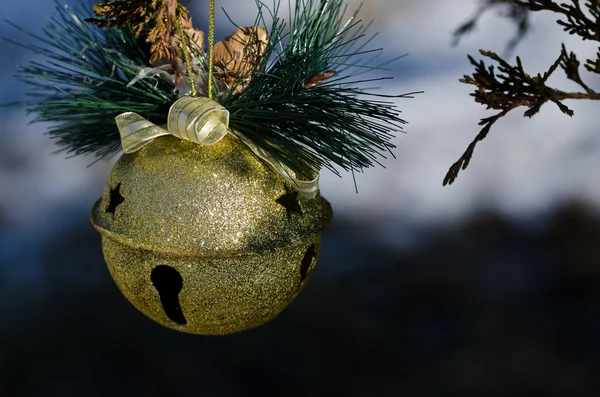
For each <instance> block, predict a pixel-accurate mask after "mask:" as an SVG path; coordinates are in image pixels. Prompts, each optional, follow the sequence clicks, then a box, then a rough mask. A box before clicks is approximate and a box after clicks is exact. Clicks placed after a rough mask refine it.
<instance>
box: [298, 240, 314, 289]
mask: <svg viewBox="0 0 600 397" xmlns="http://www.w3.org/2000/svg"><path fill="white" fill-rule="evenodd" d="M316 254H317V250H316V248H315V245H314V244H313V245H311V246H310V247H308V249H307V250H306V253H305V254H304V258H302V264H301V265H300V283H303V282H304V280H305V279H306V275H307V274H308V271H309V270H310V265H312V263H313V260H314V259H315V256H316Z"/></svg>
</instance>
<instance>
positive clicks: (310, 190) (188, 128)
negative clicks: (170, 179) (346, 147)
mask: <svg viewBox="0 0 600 397" xmlns="http://www.w3.org/2000/svg"><path fill="white" fill-rule="evenodd" d="M115 120H116V122H117V128H118V129H119V134H120V135H121V144H122V145H123V152H124V153H133V152H135V151H138V150H140V149H141V148H142V147H144V146H146V145H147V144H148V143H150V142H151V141H153V140H154V139H156V138H158V137H160V136H163V135H174V136H176V137H179V138H181V139H185V140H188V141H191V142H194V143H197V144H199V145H203V146H209V145H214V144H215V143H217V142H219V141H220V140H221V139H222V138H223V137H224V136H225V135H226V134H227V133H228V132H229V133H233V134H234V135H235V136H236V137H237V138H239V139H240V140H241V141H242V142H243V143H244V144H245V145H246V146H247V147H248V148H249V149H250V150H252V152H253V153H254V154H255V155H256V156H257V157H258V158H260V159H261V160H263V161H264V162H266V163H267V164H268V165H269V166H270V167H271V168H272V169H273V170H274V171H275V172H277V173H278V174H279V175H280V176H282V177H283V178H284V179H285V180H286V182H287V183H288V184H290V185H291V186H292V187H293V188H294V189H295V190H297V191H298V193H299V194H300V195H301V196H303V197H307V198H314V197H316V195H317V192H318V191H319V176H318V174H317V177H316V178H314V179H312V180H309V181H304V180H301V179H298V178H297V177H296V174H295V173H294V171H292V170H291V169H289V168H288V167H287V166H285V165H283V164H281V162H279V161H277V160H276V159H274V158H273V156H271V155H270V154H269V153H267V152H265V151H264V150H263V149H262V148H259V147H258V146H256V145H255V144H254V143H252V142H251V141H250V140H249V139H248V138H246V137H245V136H243V135H242V134H241V133H239V132H236V131H231V130H229V111H227V109H225V108H224V107H223V106H221V105H220V104H218V103H217V102H215V101H213V100H212V99H210V98H205V97H183V98H180V99H178V100H177V101H176V102H175V103H174V104H173V105H172V106H171V108H170V109H169V116H168V118H167V125H166V129H165V128H162V127H159V126H157V125H156V124H154V123H152V122H150V121H148V120H146V119H145V118H143V117H142V116H140V115H139V114H137V113H133V112H127V113H122V114H120V115H118V116H117V117H116V118H115Z"/></svg>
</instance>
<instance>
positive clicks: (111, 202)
mask: <svg viewBox="0 0 600 397" xmlns="http://www.w3.org/2000/svg"><path fill="white" fill-rule="evenodd" d="M123 202H125V197H123V196H122V195H121V182H119V183H118V184H117V186H115V187H114V188H111V189H110V191H109V192H108V204H106V212H107V213H108V214H111V215H112V217H113V218H114V217H115V211H116V210H117V207H118V206H119V205H120V204H123Z"/></svg>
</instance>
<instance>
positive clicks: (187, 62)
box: [177, 18, 198, 97]
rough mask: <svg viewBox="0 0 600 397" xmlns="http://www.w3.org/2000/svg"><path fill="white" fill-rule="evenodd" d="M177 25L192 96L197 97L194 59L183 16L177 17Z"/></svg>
mask: <svg viewBox="0 0 600 397" xmlns="http://www.w3.org/2000/svg"><path fill="white" fill-rule="evenodd" d="M177 27H178V29H179V37H181V50H182V51H183V58H184V59H185V65H186V66H187V73H188V78H189V79H190V86H191V87H190V88H191V90H192V92H191V96H193V97H195V96H196V94H197V93H198V92H197V91H196V83H195V82H194V69H193V68H192V60H191V59H190V53H189V49H188V46H187V36H186V35H185V34H184V33H183V25H182V24H181V18H177Z"/></svg>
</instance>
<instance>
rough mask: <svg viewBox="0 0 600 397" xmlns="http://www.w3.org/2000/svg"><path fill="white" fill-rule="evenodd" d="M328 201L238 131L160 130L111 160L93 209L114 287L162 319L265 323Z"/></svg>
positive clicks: (327, 211)
mask: <svg viewBox="0 0 600 397" xmlns="http://www.w3.org/2000/svg"><path fill="white" fill-rule="evenodd" d="M331 216H332V212H331V207H330V205H329V203H327V201H326V200H325V199H323V198H322V197H321V196H320V195H318V196H317V197H316V198H313V199H309V198H304V197H302V196H300V195H298V194H297V192H295V191H293V190H292V189H290V188H289V187H288V186H287V185H285V183H284V182H283V178H281V177H279V176H278V175H277V174H275V173H274V172H272V171H271V170H270V169H268V168H267V166H266V165H265V164H263V163H262V162H261V161H260V160H258V159H257V158H256V157H255V156H254V155H253V154H252V153H251V152H250V151H249V150H248V149H247V148H246V147H245V146H244V145H243V144H242V143H240V142H239V141H238V140H237V139H236V138H234V137H231V136H227V137H225V138H224V139H223V140H221V141H220V142H219V143H217V144H215V145H212V146H199V145H197V144H194V143H191V142H186V141H183V140H180V139H178V138H175V137H170V136H165V137H161V138H158V139H156V140H155V141H153V142H152V143H151V144H149V145H148V146H146V147H144V148H142V149H141V150H139V151H138V152H135V153H132V154H127V155H123V156H122V157H121V158H120V159H119V161H118V162H117V164H116V165H115V167H114V169H113V171H112V173H111V176H110V179H109V181H108V183H107V185H106V188H105V191H104V194H103V196H102V198H101V199H100V200H98V202H96V204H95V205H94V207H93V208H92V213H91V218H92V223H93V224H94V226H95V227H96V229H97V230H98V231H99V232H100V233H101V234H102V246H103V251H104V256H105V259H106V262H107V265H108V268H109V270H110V272H111V275H112V276H113V279H114V280H115V282H116V284H117V286H118V287H119V288H120V289H121V291H122V292H123V294H124V295H125V296H126V297H127V299H129V301H130V302H131V303H132V304H133V305H134V306H135V307H136V308H137V309H139V310H140V311H141V312H143V313H144V314H146V315H148V316H149V317H150V318H152V319H153V320H155V321H157V322H159V323H160V324H163V325H165V326H167V327H170V328H174V329H177V330H180V331H183V332H189V333H199V334H226V333H231V332H237V331H241V330H244V329H247V328H251V327H254V326H257V325H260V324H262V323H264V322H266V321H268V320H270V319H272V318H273V317H275V316H276V315H277V314H278V313H279V312H281V310H283V309H284V308H285V307H286V306H287V305H288V304H289V303H290V302H291V301H292V300H293V299H294V298H295V297H296V296H297V294H298V293H299V292H300V291H301V290H302V288H303V287H304V285H305V284H306V282H307V281H308V278H309V277H310V274H311V272H312V270H313V268H314V266H315V263H316V260H317V257H318V254H319V248H320V234H321V231H322V230H323V229H324V228H325V227H326V226H327V224H328V223H329V222H330V220H331Z"/></svg>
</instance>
